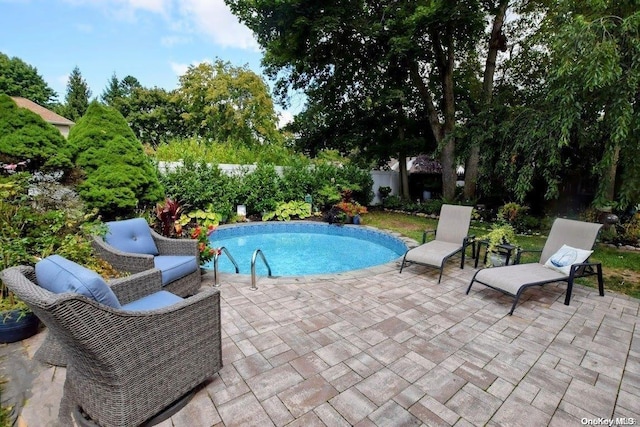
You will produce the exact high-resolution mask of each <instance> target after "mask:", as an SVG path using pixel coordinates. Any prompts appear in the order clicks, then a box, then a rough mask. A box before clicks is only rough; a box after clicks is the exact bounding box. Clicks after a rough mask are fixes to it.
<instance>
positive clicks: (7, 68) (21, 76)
mask: <svg viewBox="0 0 640 427" xmlns="http://www.w3.org/2000/svg"><path fill="white" fill-rule="evenodd" d="M0 93H5V94H7V95H9V96H21V97H23V98H27V99H29V100H31V101H33V102H35V103H37V104H40V105H42V106H45V107H51V106H52V105H53V101H54V99H55V97H56V96H57V95H56V93H55V92H54V91H53V89H51V88H50V87H49V85H47V83H46V82H45V81H44V79H43V78H42V77H41V76H40V75H39V74H38V70H37V69H36V68H35V67H32V66H31V65H29V64H27V63H26V62H24V61H23V60H21V59H20V58H17V57H13V58H9V57H8V56H7V55H5V54H4V53H2V52H0Z"/></svg>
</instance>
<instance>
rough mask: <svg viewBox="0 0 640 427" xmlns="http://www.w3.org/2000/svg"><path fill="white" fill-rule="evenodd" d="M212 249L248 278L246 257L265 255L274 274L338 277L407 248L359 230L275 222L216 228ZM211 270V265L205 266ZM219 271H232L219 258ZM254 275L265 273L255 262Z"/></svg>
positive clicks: (248, 259) (384, 260)
mask: <svg viewBox="0 0 640 427" xmlns="http://www.w3.org/2000/svg"><path fill="white" fill-rule="evenodd" d="M209 240H210V241H211V245H212V246H213V247H214V248H219V247H222V246H224V247H226V248H227V250H228V251H229V252H230V253H231V255H232V256H233V258H234V259H235V260H236V262H237V263H238V265H239V267H240V274H251V257H252V255H253V252H254V251H255V250H256V249H261V250H262V252H263V253H264V255H265V257H266V259H267V261H268V262H269V265H270V266H271V272H272V274H273V275H274V276H303V275H309V274H326V273H338V272H343V271H349V270H357V269H361V268H367V267H372V266H374V265H379V264H384V263H387V262H390V261H393V260H395V259H397V258H398V257H400V256H402V255H403V254H404V253H405V251H406V250H407V247H406V245H405V244H404V242H402V241H401V240H400V239H398V238H396V237H393V236H391V235H389V234H386V233H382V232H379V231H376V230H371V229H368V228H365V227H360V226H337V225H329V224H326V223H315V222H278V223H256V224H238V225H230V226H221V227H219V228H218V229H217V230H216V231H214V232H213V233H212V234H211V236H210V237H209ZM207 267H208V268H213V263H210V265H207ZM218 267H219V270H220V271H225V272H230V273H233V272H235V269H234V267H233V264H231V262H230V261H229V259H228V257H227V256H225V255H222V256H221V257H220V260H219V264H218ZM256 274H258V275H266V274H267V268H266V267H265V265H264V263H263V262H262V261H261V260H260V258H258V259H257V261H256Z"/></svg>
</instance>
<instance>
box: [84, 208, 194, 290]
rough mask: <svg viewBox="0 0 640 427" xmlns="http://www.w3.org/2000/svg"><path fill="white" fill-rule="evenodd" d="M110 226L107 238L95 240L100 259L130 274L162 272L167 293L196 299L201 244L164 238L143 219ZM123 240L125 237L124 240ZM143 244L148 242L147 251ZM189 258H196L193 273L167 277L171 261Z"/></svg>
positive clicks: (191, 263)
mask: <svg viewBox="0 0 640 427" xmlns="http://www.w3.org/2000/svg"><path fill="white" fill-rule="evenodd" d="M106 225H107V227H108V229H109V231H108V232H107V235H106V236H105V237H104V238H102V237H100V236H93V242H92V243H93V248H94V249H95V251H96V254H97V255H98V256H99V257H100V258H102V259H104V260H105V261H107V262H109V264H111V265H112V266H113V267H114V268H115V269H117V270H118V271H123V272H127V273H139V272H141V271H145V270H149V269H152V268H158V269H160V270H162V271H163V285H164V289H165V290H167V291H169V292H171V293H174V294H176V295H180V296H182V297H185V296H189V295H193V294H195V293H196V292H197V291H198V289H199V288H200V283H201V273H200V268H199V264H200V253H199V252H198V243H197V241H195V240H193V239H171V238H168V237H164V236H162V235H160V234H158V233H156V232H155V231H153V230H152V229H151V228H149V225H148V224H147V222H146V221H145V220H144V219H143V218H133V219H127V220H123V221H112V222H107V223H106ZM120 236H123V237H122V238H120ZM105 240H106V241H105ZM143 242H147V243H146V247H145V246H144V245H145V243H143ZM116 246H117V247H116ZM149 247H151V248H150V249H149ZM125 249H127V250H125ZM186 257H195V261H191V262H190V265H191V268H190V269H188V270H184V269H183V271H186V274H185V275H183V276H181V277H177V276H176V275H171V274H169V275H167V276H166V277H165V272H166V271H167V270H171V269H172V266H169V267H168V268H167V267H166V261H167V260H169V261H170V260H171V259H172V258H176V259H178V258H182V259H185V258H186ZM194 264H195V267H194V266H193V265H194Z"/></svg>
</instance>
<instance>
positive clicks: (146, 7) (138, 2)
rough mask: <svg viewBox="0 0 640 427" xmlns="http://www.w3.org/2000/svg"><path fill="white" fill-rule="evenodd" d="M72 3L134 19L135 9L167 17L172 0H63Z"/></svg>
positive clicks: (120, 17) (122, 17) (128, 19)
mask: <svg viewBox="0 0 640 427" xmlns="http://www.w3.org/2000/svg"><path fill="white" fill-rule="evenodd" d="M64 1H65V2H67V3H70V4H73V5H87V6H93V7H97V8H99V9H102V10H103V12H104V13H105V14H107V15H111V16H115V17H116V18H118V19H123V20H127V21H133V20H135V14H136V12H137V11H139V10H141V11H145V12H152V13H157V14H160V15H163V16H166V17H168V16H169V12H170V10H171V1H172V0H64Z"/></svg>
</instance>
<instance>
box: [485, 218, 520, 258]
mask: <svg viewBox="0 0 640 427" xmlns="http://www.w3.org/2000/svg"><path fill="white" fill-rule="evenodd" d="M480 240H485V241H487V242H488V245H487V252H488V253H491V252H493V253H496V252H497V248H498V246H499V245H502V244H511V245H516V244H517V238H516V232H515V229H514V228H513V226H512V225H511V224H508V223H506V222H501V221H498V222H495V223H493V224H491V228H490V229H489V232H488V233H487V234H485V235H483V236H481V237H480ZM488 264H491V260H490V259H489V261H488Z"/></svg>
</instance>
